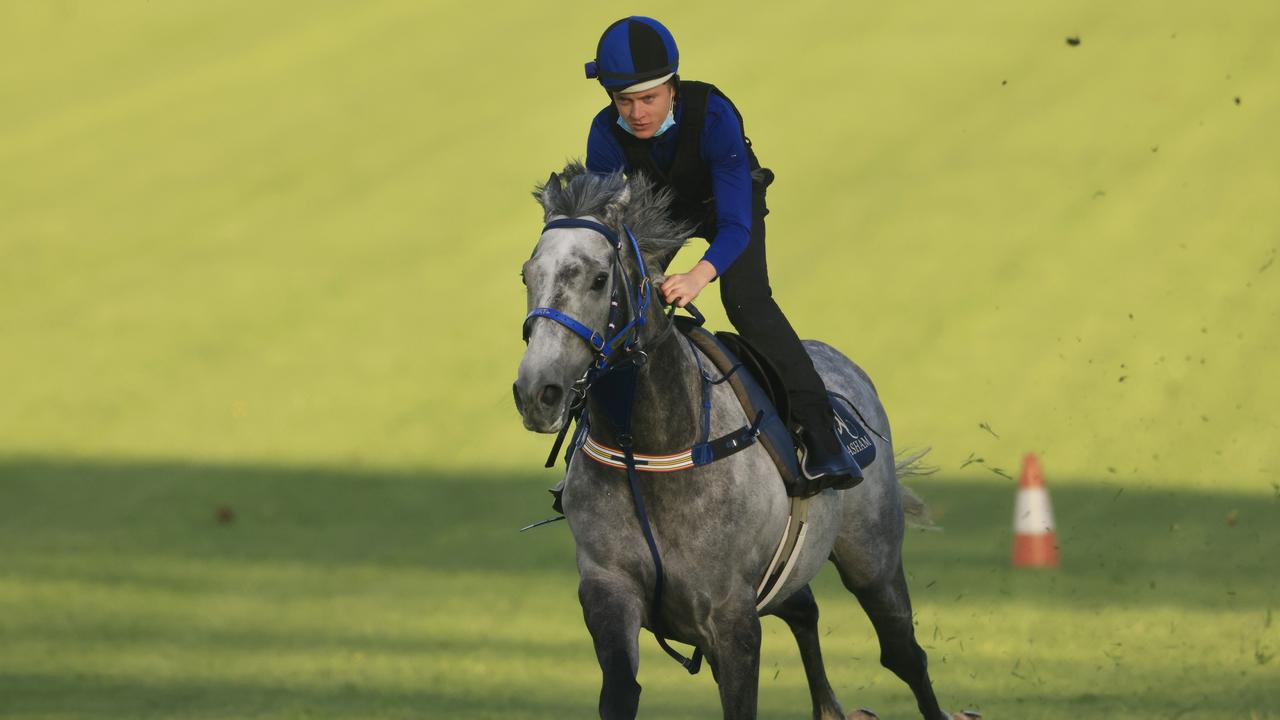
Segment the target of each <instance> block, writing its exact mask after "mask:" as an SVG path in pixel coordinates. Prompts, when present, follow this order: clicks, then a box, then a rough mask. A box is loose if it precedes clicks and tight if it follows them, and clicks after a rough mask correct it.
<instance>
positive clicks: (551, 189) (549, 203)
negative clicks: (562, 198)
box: [533, 173, 560, 222]
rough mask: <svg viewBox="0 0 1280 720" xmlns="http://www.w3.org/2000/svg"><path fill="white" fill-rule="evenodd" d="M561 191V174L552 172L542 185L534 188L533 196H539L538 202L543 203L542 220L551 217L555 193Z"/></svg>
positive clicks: (544, 220)
mask: <svg viewBox="0 0 1280 720" xmlns="http://www.w3.org/2000/svg"><path fill="white" fill-rule="evenodd" d="M558 192H560V176H559V175H557V174H555V173H551V177H549V178H547V181H546V182H545V183H543V184H542V186H541V187H539V188H537V189H535V190H534V193H533V196H534V197H535V198H537V200H538V203H539V204H540V205H542V221H543V222H546V221H548V220H550V219H551V215H552V213H551V208H553V207H555V201H554V197H555V193H558Z"/></svg>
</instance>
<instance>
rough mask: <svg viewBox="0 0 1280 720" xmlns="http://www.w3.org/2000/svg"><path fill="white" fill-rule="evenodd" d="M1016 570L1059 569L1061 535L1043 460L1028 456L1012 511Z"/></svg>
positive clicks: (1025, 459)
mask: <svg viewBox="0 0 1280 720" xmlns="http://www.w3.org/2000/svg"><path fill="white" fill-rule="evenodd" d="M1013 533H1014V535H1013V566H1014V567H1057V566H1058V535H1057V533H1055V532H1054V527H1053V506H1052V505H1051V504H1050V503H1049V490H1048V489H1047V488H1046V487H1045V486H1044V473H1042V472H1041V471H1040V460H1039V459H1038V458H1036V456H1035V454H1034V453H1027V456H1026V457H1025V458H1023V460H1022V479H1021V480H1019V481H1018V502H1017V504H1016V505H1015V506H1014V510H1013Z"/></svg>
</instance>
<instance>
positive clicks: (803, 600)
mask: <svg viewBox="0 0 1280 720" xmlns="http://www.w3.org/2000/svg"><path fill="white" fill-rule="evenodd" d="M773 614H774V615H777V616H778V617H780V618H782V620H783V622H785V623H786V624H787V627H789V628H791V633H792V634H793V635H795V636H796V644H797V645H799V646H800V659H801V660H802V661H803V662H804V674H805V677H806V678H807V679H808V681H809V695H810V696H811V697H812V698H813V717H814V720H845V715H844V709H843V708H841V707H840V703H839V702H837V701H836V695H835V692H833V691H832V690H831V682H830V681H829V680H827V668H826V666H825V665H824V664H823V662H822V648H821V647H820V646H819V642H818V603H817V601H816V600H814V599H813V591H812V590H810V589H809V586H808V585H805V586H804V587H803V588H800V590H799V591H797V592H796V593H795V594H793V595H792V596H791V597H789V598H787V599H786V600H785V601H783V603H782V605H780V606H779V607H778V608H777V609H775V610H774V611H773Z"/></svg>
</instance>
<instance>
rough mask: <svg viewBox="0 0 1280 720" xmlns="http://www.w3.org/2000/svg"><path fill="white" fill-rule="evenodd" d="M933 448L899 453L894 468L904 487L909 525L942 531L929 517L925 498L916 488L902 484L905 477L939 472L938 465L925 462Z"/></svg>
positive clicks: (905, 512) (905, 511) (903, 497)
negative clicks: (918, 493)
mask: <svg viewBox="0 0 1280 720" xmlns="http://www.w3.org/2000/svg"><path fill="white" fill-rule="evenodd" d="M931 449H932V448H924V449H923V450H904V451H902V452H901V453H898V456H897V457H896V458H894V464H893V469H894V472H895V474H896V475H897V477H898V484H899V485H900V486H901V487H902V512H903V514H905V515H906V520H907V525H909V526H911V527H913V528H917V529H920V530H935V531H941V530H942V528H941V527H940V526H938V525H937V524H935V523H934V522H933V518H931V517H929V506H928V505H925V502H924V500H923V499H922V498H921V497H920V496H919V495H917V494H916V493H915V491H914V490H912V489H911V488H909V487H907V486H906V485H902V478H904V477H923V476H925V475H932V474H934V473H936V472H938V468H937V467H936V466H934V465H927V464H925V462H924V456H925V455H927V454H929V450H931Z"/></svg>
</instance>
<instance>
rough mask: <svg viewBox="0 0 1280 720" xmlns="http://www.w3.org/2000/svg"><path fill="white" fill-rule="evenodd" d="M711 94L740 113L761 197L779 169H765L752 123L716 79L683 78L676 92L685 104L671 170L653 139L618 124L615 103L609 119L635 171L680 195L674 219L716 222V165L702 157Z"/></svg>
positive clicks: (754, 181) (756, 189)
mask: <svg viewBox="0 0 1280 720" xmlns="http://www.w3.org/2000/svg"><path fill="white" fill-rule="evenodd" d="M711 93H715V94H717V95H719V96H720V97H722V98H724V100H725V101H726V102H728V103H729V107H731V108H733V112H734V114H735V115H737V116H738V124H739V125H740V126H741V127H742V128H743V136H742V139H743V142H744V143H745V144H746V147H747V156H748V162H749V163H750V164H749V166H748V167H749V169H750V170H751V179H752V192H753V194H758V195H759V196H760V198H761V199H763V195H764V186H765V185H768V182H769V181H770V180H772V179H773V173H771V172H769V171H768V170H763V171H762V170H761V168H760V162H759V161H758V160H756V154H755V151H753V150H752V149H751V141H750V140H748V139H747V136H746V124H745V123H743V122H742V113H740V112H738V108H737V107H735V106H734V104H733V101H731V100H729V98H728V97H726V96H725V94H724V93H722V92H720V90H719V89H718V88H717V87H716V86H715V85H712V84H710V83H704V82H698V81H696V80H681V81H680V87H679V89H678V90H677V91H676V102H678V103H680V108H681V109H680V137H679V138H677V139H676V149H675V157H674V159H673V160H672V162H671V169H670V170H668V171H666V172H663V171H662V169H661V168H659V167H658V164H657V163H656V162H655V161H654V159H653V153H652V152H651V151H650V141H649V140H641V139H639V138H637V137H635V136H634V135H632V134H631V133H629V132H627V131H626V130H623V129H622V128H621V127H619V126H618V107H617V106H616V105H610V106H609V121H610V124H611V125H612V126H613V134H614V136H615V137H617V138H618V142H619V143H620V144H621V145H622V150H623V152H624V153H626V156H627V164H628V165H630V166H631V170H632V171H633V172H640V173H643V174H644V175H646V176H647V177H648V178H649V179H650V180H652V181H653V182H654V183H655V184H657V185H658V186H659V187H669V188H671V190H672V192H674V193H675V200H674V201H673V202H672V204H671V213H670V214H671V217H673V218H675V219H677V220H681V221H685V222H695V223H698V224H705V226H706V227H713V226H714V223H715V203H714V200H715V194H714V193H713V192H712V189H711V168H710V167H709V166H708V165H707V163H706V162H705V161H704V160H703V159H702V128H703V125H704V124H705V122H706V118H707V99H708V98H709V97H710V95H711Z"/></svg>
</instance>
